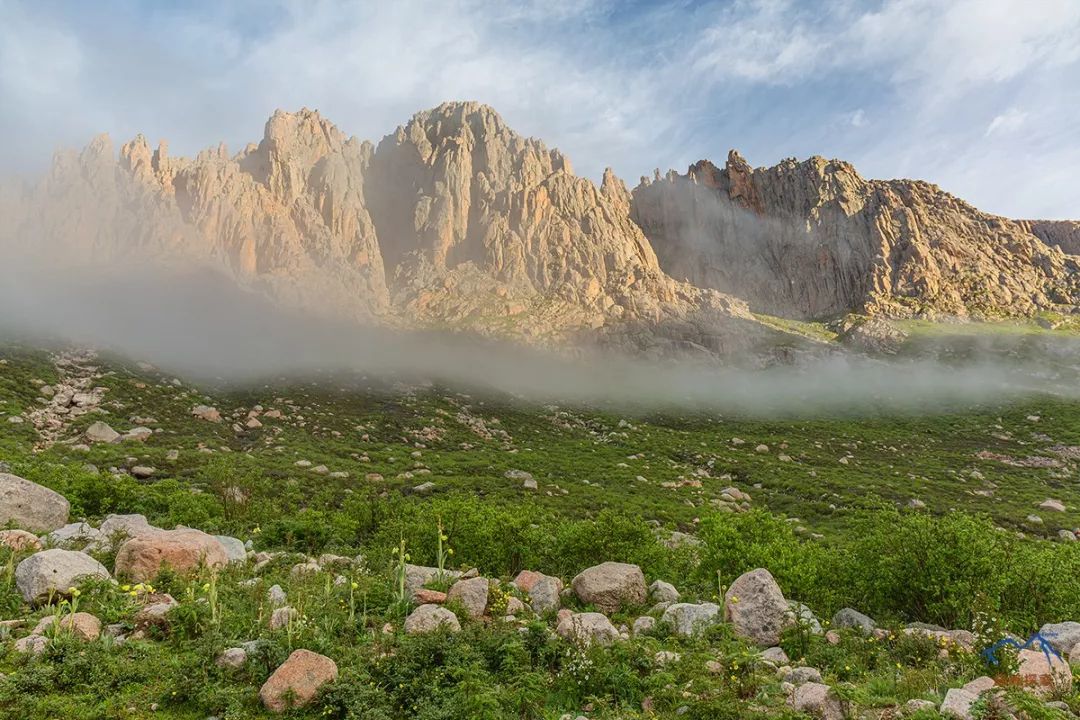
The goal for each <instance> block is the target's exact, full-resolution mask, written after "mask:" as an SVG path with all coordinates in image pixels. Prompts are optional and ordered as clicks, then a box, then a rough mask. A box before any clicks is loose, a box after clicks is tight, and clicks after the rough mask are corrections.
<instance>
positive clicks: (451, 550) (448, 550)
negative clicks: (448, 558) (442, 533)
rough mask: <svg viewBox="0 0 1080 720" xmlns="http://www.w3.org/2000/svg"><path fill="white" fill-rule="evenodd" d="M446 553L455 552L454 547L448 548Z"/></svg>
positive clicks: (451, 553)
mask: <svg viewBox="0 0 1080 720" xmlns="http://www.w3.org/2000/svg"><path fill="white" fill-rule="evenodd" d="M446 554H447V555H453V554H454V548H446Z"/></svg>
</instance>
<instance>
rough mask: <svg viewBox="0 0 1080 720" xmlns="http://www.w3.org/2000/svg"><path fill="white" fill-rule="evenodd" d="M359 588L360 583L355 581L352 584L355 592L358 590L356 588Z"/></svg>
mask: <svg viewBox="0 0 1080 720" xmlns="http://www.w3.org/2000/svg"><path fill="white" fill-rule="evenodd" d="M358 587H360V583H358V582H356V581H353V583H352V589H353V590H355V589H356V588H358Z"/></svg>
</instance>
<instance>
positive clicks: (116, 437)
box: [83, 420, 120, 444]
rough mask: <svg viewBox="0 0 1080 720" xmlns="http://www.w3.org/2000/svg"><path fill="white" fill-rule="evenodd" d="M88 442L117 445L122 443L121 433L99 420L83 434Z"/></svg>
mask: <svg viewBox="0 0 1080 720" xmlns="http://www.w3.org/2000/svg"><path fill="white" fill-rule="evenodd" d="M83 434H84V435H85V437H86V439H87V441H89V442H92V443H106V444H110V443H116V442H120V433H118V432H116V431H115V430H113V429H112V428H111V427H109V425H108V424H106V423H103V422H101V421H100V420H98V421H97V422H96V423H94V424H93V425H91V426H90V427H88V428H86V432H85V433H83Z"/></svg>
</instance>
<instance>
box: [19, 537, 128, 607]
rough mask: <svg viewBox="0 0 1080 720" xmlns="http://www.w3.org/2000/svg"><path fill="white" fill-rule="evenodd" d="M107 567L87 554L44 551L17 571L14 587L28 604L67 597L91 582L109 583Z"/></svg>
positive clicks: (54, 550) (27, 559)
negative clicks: (87, 581) (90, 580)
mask: <svg viewBox="0 0 1080 720" xmlns="http://www.w3.org/2000/svg"><path fill="white" fill-rule="evenodd" d="M109 577H110V576H109V571H108V570H106V569H105V566H104V565H102V564H101V563H99V562H98V561H97V560H95V559H94V558H92V557H90V556H89V555H87V554H86V553H81V552H77V551H75V550H60V549H58V548H56V549H52V550H43V551H42V552H39V553H34V554H33V555H31V556H30V557H28V558H26V559H25V560H23V561H22V562H21V563H19V566H18V567H17V568H15V586H16V587H17V588H18V589H19V593H20V594H22V597H23V600H25V601H26V602H28V603H37V602H42V601H47V600H48V599H49V597H50V595H52V596H66V595H67V594H68V589H69V588H72V587H77V586H78V585H79V583H81V582H83V581H84V580H87V579H89V578H100V579H102V580H108V579H109Z"/></svg>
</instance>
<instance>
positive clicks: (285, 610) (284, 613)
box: [270, 605, 300, 630]
mask: <svg viewBox="0 0 1080 720" xmlns="http://www.w3.org/2000/svg"><path fill="white" fill-rule="evenodd" d="M299 616H300V613H298V612H297V611H296V610H294V609H293V608H291V607H289V606H288V605H286V606H285V607H279V608H277V609H276V610H274V611H273V612H272V613H270V629H271V630H281V629H282V628H285V627H288V625H289V623H290V622H292V621H293V620H295V619H296V618H298V617H299Z"/></svg>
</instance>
